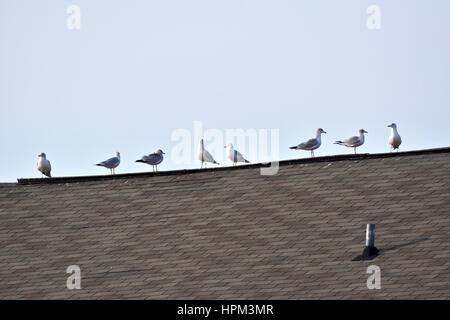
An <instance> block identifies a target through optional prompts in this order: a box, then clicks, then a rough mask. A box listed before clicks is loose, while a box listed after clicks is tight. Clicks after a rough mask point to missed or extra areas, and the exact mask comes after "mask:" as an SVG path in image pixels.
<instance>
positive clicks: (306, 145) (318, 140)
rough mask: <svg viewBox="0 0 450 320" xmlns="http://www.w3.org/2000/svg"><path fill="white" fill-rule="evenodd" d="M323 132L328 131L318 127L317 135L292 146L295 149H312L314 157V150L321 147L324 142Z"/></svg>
mask: <svg viewBox="0 0 450 320" xmlns="http://www.w3.org/2000/svg"><path fill="white" fill-rule="evenodd" d="M322 133H326V132H325V131H324V130H323V129H322V128H319V129H317V132H316V137H315V138H312V139H309V140H308V141H306V142H302V143H300V144H299V145H297V146H295V147H290V148H289V149H293V150H310V151H311V157H314V150H316V149H317V148H319V147H320V145H321V144H322Z"/></svg>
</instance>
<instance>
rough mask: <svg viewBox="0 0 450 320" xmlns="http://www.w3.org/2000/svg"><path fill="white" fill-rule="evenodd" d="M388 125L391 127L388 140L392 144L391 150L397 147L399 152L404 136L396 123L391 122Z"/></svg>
mask: <svg viewBox="0 0 450 320" xmlns="http://www.w3.org/2000/svg"><path fill="white" fill-rule="evenodd" d="M388 127H389V128H391V135H390V136H389V140H388V141H389V144H390V145H391V152H392V150H395V149H397V152H398V147H400V145H401V144H402V137H400V135H399V134H398V131H397V125H396V124H395V123H391V124H390V125H388Z"/></svg>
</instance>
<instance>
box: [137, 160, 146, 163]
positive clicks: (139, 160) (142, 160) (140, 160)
mask: <svg viewBox="0 0 450 320" xmlns="http://www.w3.org/2000/svg"><path fill="white" fill-rule="evenodd" d="M135 162H142V163H144V160H142V159H139V160H136V161H135Z"/></svg>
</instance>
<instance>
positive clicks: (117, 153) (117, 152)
mask: <svg viewBox="0 0 450 320" xmlns="http://www.w3.org/2000/svg"><path fill="white" fill-rule="evenodd" d="M116 157H117V158H119V159H120V152H119V151H116Z"/></svg>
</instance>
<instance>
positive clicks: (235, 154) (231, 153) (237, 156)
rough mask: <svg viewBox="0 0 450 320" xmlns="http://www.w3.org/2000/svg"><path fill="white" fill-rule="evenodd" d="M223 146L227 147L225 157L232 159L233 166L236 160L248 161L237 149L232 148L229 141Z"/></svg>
mask: <svg viewBox="0 0 450 320" xmlns="http://www.w3.org/2000/svg"><path fill="white" fill-rule="evenodd" d="M224 148H226V149H227V157H228V159H230V160H231V161H233V166H235V165H236V163H237V162H244V163H250V161H248V160H246V159H245V158H244V156H243V155H242V154H241V153H240V152H239V151H237V150H234V148H233V145H232V144H231V143H229V144H227V145H226V146H225V147H224Z"/></svg>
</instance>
